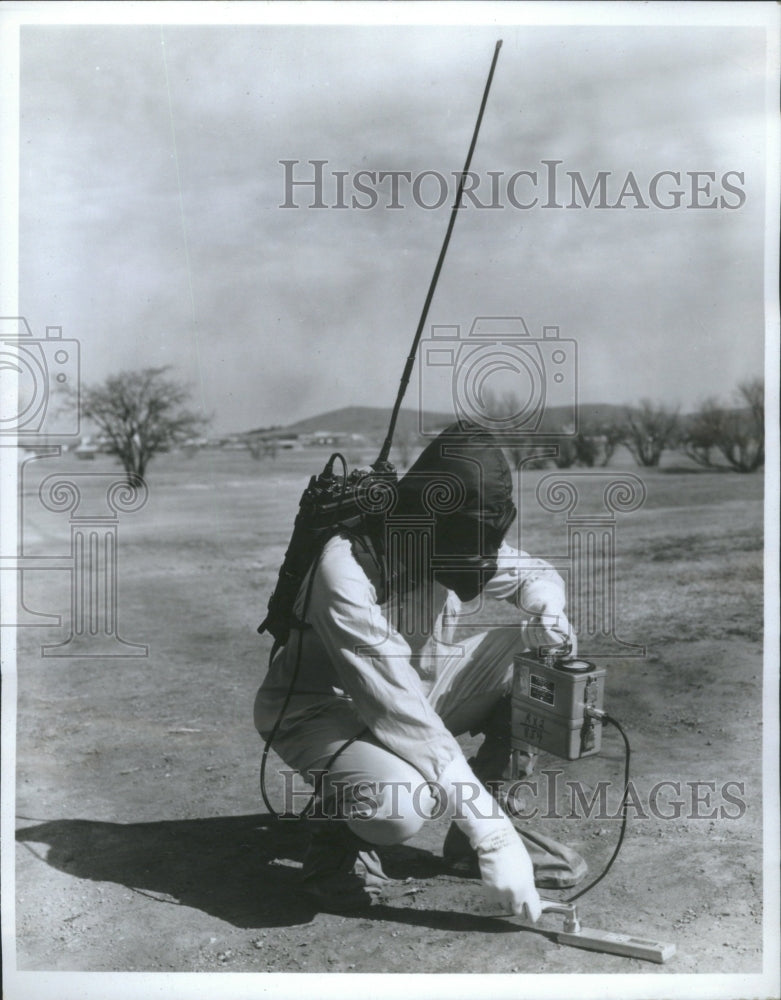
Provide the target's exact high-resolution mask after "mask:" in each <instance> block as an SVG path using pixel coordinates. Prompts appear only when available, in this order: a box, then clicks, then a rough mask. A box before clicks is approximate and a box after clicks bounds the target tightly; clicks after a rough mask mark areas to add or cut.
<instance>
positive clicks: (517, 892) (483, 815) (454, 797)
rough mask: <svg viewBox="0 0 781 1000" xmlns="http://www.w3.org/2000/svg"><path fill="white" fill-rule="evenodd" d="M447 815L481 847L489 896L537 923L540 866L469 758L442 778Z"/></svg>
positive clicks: (482, 873) (454, 763) (458, 759)
mask: <svg viewBox="0 0 781 1000" xmlns="http://www.w3.org/2000/svg"><path fill="white" fill-rule="evenodd" d="M438 784H439V785H440V787H441V789H442V792H443V794H444V796H445V802H446V804H447V815H449V816H450V817H451V818H452V819H453V820H455V823H456V825H457V826H458V827H459V828H460V829H461V831H462V832H463V833H465V834H466V836H467V837H468V838H469V843H470V844H471V845H472V847H473V848H474V849H475V850H476V851H477V857H478V862H479V864H480V876H481V878H482V881H483V885H484V886H485V887H486V890H487V893H488V898H489V899H490V900H491V902H493V903H496V904H497V905H498V906H499V907H501V909H502V910H504V911H505V912H509V913H513V914H516V915H521V914H523V913H525V914H526V916H527V917H528V919H530V920H532V921H536V920H538V919H539V917H540V913H541V912H542V904H541V903H540V897H539V895H538V893H537V889H536V888H535V886H534V869H533V867H532V863H531V859H530V858H529V855H528V854H527V852H526V848H525V847H524V846H523V842H522V840H521V838H520V837H519V836H518V834H517V833H516V831H515V827H514V826H513V825H512V823H511V822H510V820H509V819H508V818H507V816H506V815H505V813H504V812H502V810H501V808H500V806H499V803H498V802H497V801H496V800H495V799H494V798H493V796H492V795H491V794H490V793H489V792H488V790H487V789H486V788H485V787H484V786H483V785H482V784H481V783H480V782H479V781H478V779H477V778H476V777H475V774H474V772H473V771H472V769H471V767H470V766H469V764H467V762H466V759H465V758H464V757H463V756H459V757H456V758H455V760H452V761H451V762H450V763H449V764H448V766H447V767H446V768H445V770H444V771H443V772H442V774H441V775H440V777H439V781H438Z"/></svg>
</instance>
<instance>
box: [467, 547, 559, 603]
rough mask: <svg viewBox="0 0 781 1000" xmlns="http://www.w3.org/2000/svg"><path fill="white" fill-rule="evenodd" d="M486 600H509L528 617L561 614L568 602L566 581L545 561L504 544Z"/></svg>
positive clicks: (487, 587) (486, 592) (489, 583)
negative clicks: (490, 598)
mask: <svg viewBox="0 0 781 1000" xmlns="http://www.w3.org/2000/svg"><path fill="white" fill-rule="evenodd" d="M484 593H485V595H486V597H492V598H494V599H496V600H504V601H510V602H511V603H513V604H514V605H515V606H516V607H517V608H518V610H519V611H521V612H523V613H524V614H526V615H529V616H531V615H541V614H546V615H560V614H562V612H563V611H564V607H565V605H566V603H567V591H566V587H565V586H564V581H563V580H562V578H561V577H560V576H559V574H558V573H557V572H556V570H555V569H554V568H553V566H551V564H550V563H548V562H546V561H545V560H544V559H535V558H533V557H532V556H530V555H528V554H527V553H526V552H521V551H519V550H518V549H514V548H513V547H512V546H511V545H508V544H507V543H506V542H503V543H502V545H501V548H500V549H499V553H498V556H497V570H496V573H495V574H494V575H493V576H492V577H491V579H490V580H489V581H488V583H487V584H486V586H485V590H484Z"/></svg>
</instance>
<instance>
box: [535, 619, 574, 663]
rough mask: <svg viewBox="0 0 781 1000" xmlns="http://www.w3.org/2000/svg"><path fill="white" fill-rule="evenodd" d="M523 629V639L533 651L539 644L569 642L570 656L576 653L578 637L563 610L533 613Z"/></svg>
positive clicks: (557, 644) (550, 644)
mask: <svg viewBox="0 0 781 1000" xmlns="http://www.w3.org/2000/svg"><path fill="white" fill-rule="evenodd" d="M523 631H524V641H525V643H526V645H527V647H528V648H529V649H530V650H532V651H533V652H534V653H536V652H537V651H538V649H539V648H540V646H560V645H561V644H562V643H564V642H569V643H571V644H572V656H577V654H578V637H577V635H575V631H574V629H573V628H572V626H571V625H570V623H569V622H568V621H567V616H566V615H565V614H564V612H563V611H561V612H558V613H553V614H551V613H549V612H547V611H545V612H542V613H540V614H539V615H535V616H534V617H533V618H531V619H529V621H528V622H527V623H526V625H525V626H524V630H523Z"/></svg>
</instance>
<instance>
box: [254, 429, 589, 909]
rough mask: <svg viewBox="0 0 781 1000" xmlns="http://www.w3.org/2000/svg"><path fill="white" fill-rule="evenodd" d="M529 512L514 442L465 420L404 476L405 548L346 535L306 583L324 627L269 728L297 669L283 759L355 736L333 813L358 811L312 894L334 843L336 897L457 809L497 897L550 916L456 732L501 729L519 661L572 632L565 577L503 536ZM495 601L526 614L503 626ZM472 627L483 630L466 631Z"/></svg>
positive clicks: (267, 719) (259, 712)
mask: <svg viewBox="0 0 781 1000" xmlns="http://www.w3.org/2000/svg"><path fill="white" fill-rule="evenodd" d="M514 516H515V508H514V506H513V502H512V478H511V475H510V470H509V467H508V465H507V462H506V460H505V458H504V456H503V453H502V451H501V448H500V447H499V446H498V443H497V442H496V441H495V439H494V438H493V437H492V436H491V435H490V434H488V433H487V432H486V431H484V430H482V429H480V428H473V427H469V428H463V427H462V426H458V425H456V426H453V427H451V428H448V429H447V430H446V431H445V432H443V433H442V434H441V435H440V436H439V437H438V438H436V439H435V440H434V441H433V442H432V443H431V444H430V445H429V446H428V447H427V448H426V449H425V450H424V452H423V453H422V454H421V456H420V458H419V459H418V460H417V462H416V463H415V464H414V465H413V466H412V468H411V469H410V470H409V472H408V473H407V474H406V475H405V476H404V477H403V478H402V479H401V481H400V483H399V484H398V496H397V498H396V501H395V504H394V506H393V508H392V509H391V511H390V512H389V514H388V518H387V527H388V529H389V530H388V532H387V539H389V541H388V543H387V545H386V546H385V547H386V548H388V549H391V550H392V551H391V552H387V551H386V552H385V553H384V556H385V558H384V559H383V558H378V554H377V551H376V548H375V547H374V546H372V544H370V542H369V541H368V540H367V541H366V542H362V540H361V539H360V538H358V539H356V538H355V537H352V536H348V535H346V534H337V535H336V536H334V537H333V538H331V539H330V541H328V542H327V543H326V545H325V547H324V549H323V551H322V554H321V556H320V558H319V560H318V561H317V563H316V564H315V566H314V568H313V570H312V571H311V572H310V575H309V577H307V579H306V580H305V581H304V583H303V585H302V587H301V589H300V592H299V594H298V599H297V603H296V608H295V612H296V615H297V616H298V617H299V618H300V619H302V620H303V621H305V622H306V623H307V626H308V627H305V628H304V629H303V630H300V631H296V632H294V633H293V634H292V635H291V637H290V639H289V641H288V642H287V644H286V645H285V646H284V647H282V648H281V649H280V650H279V651H278V653H277V655H276V656H275V658H274V660H273V661H272V663H271V666H270V669H269V672H268V674H267V676H266V678H265V680H264V681H263V684H262V685H261V688H260V690H259V691H258V695H257V698H256V702H255V725H256V727H257V729H258V730H259V732H260V733H261V735H262V736H264V738H266V737H268V735H269V734H270V732H271V730H272V728H273V726H274V724H275V722H276V721H277V718H278V715H279V712H280V709H281V707H282V705H283V702H284V700H285V697H286V695H287V693H288V689H289V686H290V681H291V677H292V676H293V673H294V672H296V671H297V675H296V683H295V693H294V694H293V696H292V697H291V698H290V701H289V703H288V707H287V710H286V712H285V714H284V717H283V718H282V721H281V723H280V724H279V726H278V729H277V733H276V735H275V738H274V744H273V745H274V750H275V752H276V753H277V754H278V755H279V756H280V757H281V758H282V760H283V761H284V762H285V763H286V764H287V765H288V766H289V767H291V768H293V769H295V770H298V771H299V772H300V773H301V774H302V775H304V776H305V777H307V776H310V775H312V774H316V773H317V772H318V771H322V770H323V769H324V768H326V766H327V765H328V764H329V762H331V760H332V758H333V755H334V754H335V753H336V752H337V751H338V750H339V749H340V748H341V747H343V746H344V744H345V742H347V741H349V740H352V742H350V743H349V745H348V746H347V747H344V749H342V751H341V753H339V754H338V756H337V757H336V759H335V760H334V761H333V762H332V763H331V764H330V767H328V773H327V775H325V777H324V779H323V784H322V799H321V805H322V806H323V807H324V811H325V812H326V813H328V807H329V806H330V807H331V813H330V815H331V816H333V817H335V818H338V819H339V820H341V821H342V822H341V826H340V827H339V828H338V829H340V830H341V831H342V832H341V833H340V834H338V835H337V836H336V837H335V835H334V831H335V830H336V829H337V828H336V827H335V826H334V825H333V823H332V824H331V825H330V827H329V826H328V825H326V826H325V827H324V828H323V834H322V836H321V838H320V840H319V842H317V843H315V844H314V845H313V851H314V855H315V858H314V860H312V859H311V858H310V859H309V860H310V861H312V864H310V866H309V867H310V871H309V872H307V864H306V862H305V866H304V868H305V871H304V882H305V883H307V881H309V883H310V888H311V889H312V890H313V893H316V892H317V889H318V885H317V883H318V879H319V878H320V875H321V874H322V871H323V870H327V868H328V865H327V860H326V861H325V862H324V861H323V859H324V858H326V859H327V857H328V853H329V850H330V851H331V856H332V857H333V852H334V850H336V851H337V853H338V850H341V851H342V855H341V861H340V862H339V864H335V865H334V867H333V871H331V872H330V873H329V875H328V878H330V882H328V879H325V881H326V882H328V886H327V888H326V892H328V891H331V890H333V891H336V892H338V891H339V890H338V885H339V883H340V880H343V881H345V889H346V880H348V879H352V880H355V879H356V878H357V880H358V883H359V884H358V889H359V890H364V891H366V892H371V891H373V890H374V889H376V887H377V885H378V884H379V883H380V882H381V880H382V871H381V867H380V866H379V862H378V860H377V859H376V855H372V854H371V849H370V848H371V845H383V844H393V843H400V842H402V841H404V840H407V839H409V838H410V837H412V836H414V834H415V833H416V832H417V831H418V830H419V829H420V827H421V826H422V824H423V823H424V822H425V821H426V819H427V818H429V817H433V816H440V815H442V814H443V813H444V814H446V815H448V816H451V817H452V818H453V820H454V821H455V824H456V826H457V828H458V829H459V830H461V831H462V833H463V834H464V835H465V837H466V838H467V840H468V842H469V844H470V845H471V848H472V849H474V851H475V852H476V856H477V860H478V863H479V868H480V874H481V877H482V878H483V881H484V883H485V884H486V886H487V888H488V890H489V892H490V893H491V894H492V896H493V898H494V899H495V900H496V902H497V903H498V904H499V905H500V906H502V907H503V908H505V909H507V910H509V911H510V912H515V913H520V912H522V911H523V910H524V909H525V911H526V912H527V914H528V915H529V916H531V918H532V919H536V918H537V916H539V912H540V901H539V897H538V895H537V891H536V888H535V884H534V873H533V869H532V862H531V860H530V858H529V852H528V850H527V847H528V846H529V845H528V843H527V847H525V846H524V842H523V841H522V840H521V838H520V837H519V836H518V834H517V833H516V831H515V829H514V828H513V826H512V824H511V822H510V821H509V819H508V818H507V816H506V815H505V814H504V812H503V811H502V810H501V809H500V808H499V807H498V805H497V802H496V801H495V800H494V799H493V798H492V796H491V795H490V794H489V793H488V791H487V790H486V789H485V787H484V784H483V783H482V782H481V781H480V780H479V779H478V777H477V776H476V775H475V773H474V771H473V769H472V768H471V767H470V766H469V764H468V763H467V761H466V760H465V758H464V755H463V753H462V751H461V748H460V746H459V744H458V741H457V739H456V737H457V736H458V735H459V734H461V733H464V732H467V731H472V732H481V731H486V730H485V729H484V726H485V723H486V720H489V719H491V718H492V717H494V718H495V717H496V714H497V711H496V710H497V706H498V705H499V704H500V703H501V702H502V700H504V701H505V702H506V701H507V698H508V694H509V690H510V684H511V678H512V661H513V655H514V654H515V653H517V652H520V651H522V650H524V649H529V648H537V647H538V646H539V645H550V644H556V643H558V642H561V641H562V640H563V639H564V638H565V637H567V636H568V635H569V634H570V629H569V625H568V622H567V619H566V617H565V614H564V607H565V588H564V584H563V581H562V580H561V578H560V577H559V575H558V574H557V573H556V572H555V570H554V569H553V568H552V567H551V566H550V565H549V564H548V563H546V562H544V561H543V560H541V559H535V558H532V557H530V556H529V555H527V554H526V553H524V552H520V551H518V550H516V549H514V548H513V547H512V546H510V545H509V544H507V542H506V541H504V535H505V533H506V531H507V528H508V527H509V524H510V523H511V522H512V519H513V518H514ZM394 538H395V539H396V540H397V541H398V539H399V538H400V539H402V542H401V544H398V545H397V544H395V542H394ZM410 540H412V541H410ZM494 601H501V602H507V603H508V604H509V605H512V606H514V609H515V610H513V609H512V608H508V609H507V610H508V612H509V614H502V615H501V616H500V617H501V619H502V622H501V623H500V624H498V625H495V626H489V627H486V625H487V624H488V621H489V618H490V617H491V616H490V615H489V614H488V608H489V606H490V605H491V604H492V603H493V602H494ZM492 617H493V620H494V621H495V620H496V617H497V616H496V614H495V613H494V615H493V616H492ZM457 624H461V625H465V626H467V631H468V632H469V633H470V634H467V635H466V636H465V637H464V638H460V637H459V640H458V641H455V628H456V625H457ZM469 626H471V629H470V628H469ZM506 735H507V734H500V742H501V739H505V740H506ZM508 751H509V745H508ZM508 756H509V752H508ZM345 827H346V831H347V832H346V834H345ZM329 838H330V842H329ZM340 838H341V839H340ZM357 838H360V840H358V839H357ZM337 840H339V842H340V845H341V846H340V847H339V848H338V849H337V847H336V846H335V845H336V841H337ZM367 845H369V850H367V851H364V852H363V853H361V848H362V847H363V848H365V847H367ZM557 846H558V845H554V847H557ZM563 850H564V851H565V852H566V849H563ZM540 851H541V855H544V854H545V853H546V851H545V849H544V848H543V849H540ZM540 851H538V854H540ZM569 853H570V855H571V857H565V858H564V860H563V861H562V856H561V853H560V852H559V853H558V854H557V856H556V857H554V858H553V859H552V861H551V859H550V858H548V860H549V861H551V864H552V866H553V868H555V867H556V866H557V865H558V866H559V867H560V868H564V869H567V868H569V869H570V874H571V869H572V867H573V863H572V859H573V858H574V859H575V861H576V862H579V863H580V864H582V859H580V858H579V857H578V856H577V855H574V852H569ZM554 854H556V852H555V851H554ZM359 855H360V859H359V874H358V875H356V868H355V865H354V864H353V862H354V861H355V860H356V857H358V856H359ZM323 864H324V865H325V867H324V868H323ZM361 864H362V867H361ZM583 867H585V866H583ZM581 874H582V873H581ZM320 881H323V880H322V879H321V880H320ZM562 884H564V883H562ZM358 895H359V896H360V891H359V893H358Z"/></svg>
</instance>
